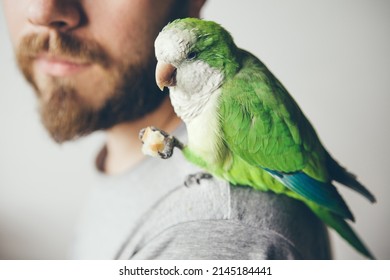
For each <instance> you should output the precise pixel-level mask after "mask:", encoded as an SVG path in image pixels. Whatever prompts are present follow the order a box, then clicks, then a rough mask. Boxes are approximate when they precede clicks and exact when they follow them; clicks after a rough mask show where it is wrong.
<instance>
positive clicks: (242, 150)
mask: <svg viewBox="0 0 390 280" xmlns="http://www.w3.org/2000/svg"><path fill="white" fill-rule="evenodd" d="M155 52H156V57H157V60H158V63H157V67H156V82H157V84H158V86H159V87H160V88H161V89H162V90H163V88H164V87H168V88H169V92H170V98H171V102H172V105H173V107H174V110H175V112H176V114H177V115H178V116H179V117H180V118H181V119H182V120H183V121H184V122H185V124H186V126H187V131H188V143H187V145H183V144H182V143H180V142H179V141H178V140H177V139H175V138H174V137H172V136H169V135H168V134H166V133H165V132H163V131H159V133H160V136H162V137H163V138H161V139H162V140H161V143H163V145H157V146H154V153H158V155H159V156H160V157H162V158H168V157H170V156H171V155H172V151H173V148H174V147H179V148H180V149H181V150H182V152H183V154H184V156H185V157H186V158H187V159H188V160H189V161H190V162H192V163H194V164H196V165H198V166H200V167H201V168H203V169H204V170H206V171H207V172H209V173H211V174H212V175H214V176H216V177H219V178H223V179H225V180H227V181H229V182H230V183H231V184H233V185H246V186H251V187H253V188H254V189H256V190H259V191H273V192H275V193H277V194H284V195H287V196H289V197H292V198H294V199H298V200H300V201H302V202H303V203H305V204H306V205H307V206H308V207H309V208H310V209H311V210H312V211H313V212H314V213H315V214H316V215H317V216H318V217H319V218H320V219H321V220H323V221H324V222H325V223H326V224H327V225H328V226H330V227H331V228H333V229H335V230H336V231H337V232H338V233H339V234H340V235H341V236H342V237H343V238H344V239H346V240H347V241H348V242H349V243H350V244H351V245H352V246H353V247H354V248H356V250H358V251H359V252H360V253H362V254H363V255H365V256H366V257H368V258H373V255H372V254H371V253H370V251H369V250H368V249H367V248H366V246H365V245H364V244H363V242H362V241H361V240H360V239H359V237H358V236H357V235H356V233H355V232H354V231H353V229H352V228H351V227H350V226H349V224H348V223H347V222H346V219H349V220H351V221H354V217H353V215H352V213H351V211H350V210H349V209H348V206H347V205H346V203H345V202H344V200H343V199H342V197H341V196H340V194H339V193H338V191H337V190H336V188H335V186H334V185H333V184H332V181H336V182H339V183H341V184H343V185H345V186H347V187H350V188H352V189H353V190H355V191H357V192H359V193H360V194H362V195H364V196H365V197H366V198H367V199H368V200H370V201H371V202H375V198H374V196H373V195H372V194H371V193H370V192H369V191H368V190H367V189H366V188H365V187H364V186H363V185H362V184H361V183H359V182H358V181H357V179H356V177H355V176H354V175H353V174H351V173H349V172H348V171H347V170H346V169H344V168H343V167H341V166H340V165H339V164H338V163H337V162H336V161H335V160H334V159H333V158H332V156H331V155H330V154H329V153H328V152H327V151H326V149H325V148H324V146H323V145H322V144H321V142H320V140H319V138H318V136H317V134H316V132H315V130H314V128H313V127H312V125H311V124H310V122H309V121H308V120H307V118H306V117H305V116H304V114H303V113H302V111H301V110H300V108H299V107H298V105H297V103H296V102H295V101H294V100H293V98H292V97H291V96H290V95H289V93H288V92H287V90H286V89H285V88H284V87H283V85H282V84H281V83H280V82H279V81H278V80H277V79H276V78H275V76H274V75H273V74H272V73H271V72H270V71H269V70H268V69H267V68H266V66H265V65H264V64H263V63H262V62H261V61H260V60H259V59H257V58H256V57H255V56H253V55H252V54H250V53H249V52H247V51H245V50H242V49H240V48H238V47H237V46H236V45H235V43H234V42H233V39H232V37H231V35H230V34H229V33H228V32H227V31H226V30H225V29H224V28H222V27H221V26H220V25H219V24H217V23H215V22H212V21H205V20H200V19H194V18H186V19H179V20H175V21H173V22H171V23H170V24H168V25H167V26H166V27H164V29H163V30H162V31H161V32H160V34H159V35H158V37H157V39H156V41H155ZM156 130H157V129H154V128H153V129H152V131H154V132H155V131H156ZM144 134H145V130H143V131H141V134H140V137H141V139H143V141H144V140H145V137H144V136H145V135H144ZM149 134H150V133H149ZM154 138H156V137H154ZM157 138H158V137H157ZM161 143H160V144H161ZM198 179H199V178H198Z"/></svg>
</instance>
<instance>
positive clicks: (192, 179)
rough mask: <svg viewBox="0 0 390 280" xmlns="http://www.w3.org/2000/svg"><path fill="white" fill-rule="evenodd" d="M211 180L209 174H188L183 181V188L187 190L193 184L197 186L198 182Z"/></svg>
mask: <svg viewBox="0 0 390 280" xmlns="http://www.w3.org/2000/svg"><path fill="white" fill-rule="evenodd" d="M211 178H213V176H212V175H211V174H209V173H205V172H198V173H195V174H190V175H188V176H187V177H186V179H185V181H184V186H186V187H187V188H189V187H190V186H191V185H193V184H195V183H197V184H198V185H199V184H200V181H201V180H203V179H211Z"/></svg>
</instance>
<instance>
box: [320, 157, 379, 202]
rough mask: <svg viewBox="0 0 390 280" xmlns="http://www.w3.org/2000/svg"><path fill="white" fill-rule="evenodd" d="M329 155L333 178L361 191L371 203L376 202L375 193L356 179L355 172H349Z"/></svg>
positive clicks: (328, 159)
mask: <svg viewBox="0 0 390 280" xmlns="http://www.w3.org/2000/svg"><path fill="white" fill-rule="evenodd" d="M327 156H328V158H327V165H328V170H329V172H330V176H331V178H332V179H333V180H335V181H336V182H339V183H341V184H343V185H345V186H346V187H349V188H351V189H353V190H354V191H356V192H358V193H360V194H361V195H363V196H364V197H365V198H367V199H368V200H369V201H370V202H371V203H374V202H376V199H375V197H374V195H373V194H372V193H371V192H370V191H369V190H367V188H366V187H365V186H363V185H362V184H361V183H360V182H359V181H358V180H357V179H356V176H355V175H354V174H352V173H350V172H348V171H347V170H346V169H345V168H344V167H342V166H340V165H339V164H338V163H337V162H336V161H335V160H334V159H333V158H332V157H331V156H330V155H329V154H328V155H327Z"/></svg>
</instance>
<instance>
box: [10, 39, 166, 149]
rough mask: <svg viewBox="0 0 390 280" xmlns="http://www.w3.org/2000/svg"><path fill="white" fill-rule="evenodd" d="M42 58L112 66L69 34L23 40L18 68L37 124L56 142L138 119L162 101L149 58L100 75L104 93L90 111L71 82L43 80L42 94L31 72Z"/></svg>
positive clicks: (100, 52)
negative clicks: (31, 93) (31, 94)
mask: <svg viewBox="0 0 390 280" xmlns="http://www.w3.org/2000/svg"><path fill="white" fill-rule="evenodd" d="M41 53H48V54H50V55H58V56H66V57H72V58H76V59H81V60H83V61H87V62H88V63H95V64H97V65H99V66H100V67H102V68H103V69H105V70H107V69H108V68H109V67H111V66H112V63H111V61H110V59H109V58H108V57H107V56H106V54H105V52H104V51H103V50H102V48H101V47H100V46H99V45H97V44H96V43H95V42H90V41H87V40H84V39H83V40H80V39H78V38H76V37H73V36H71V35H68V34H63V33H59V32H52V33H51V34H50V35H49V34H46V35H35V34H32V35H29V36H27V37H25V38H23V40H22V42H21V44H20V47H19V49H18V51H17V59H18V63H19V66H20V68H21V70H22V72H23V74H24V76H25V77H26V79H27V80H28V81H29V82H30V83H31V84H32V85H33V87H34V88H35V91H36V94H37V96H38V99H39V112H40V115H41V119H42V122H43V124H44V126H45V127H46V129H47V130H48V131H49V133H50V135H51V136H52V138H53V139H54V140H55V141H56V142H58V143H62V142H64V141H68V140H72V139H75V138H78V137H80V136H84V135H87V134H89V133H91V132H93V131H96V130H100V129H107V128H110V127H112V126H114V125H116V124H118V123H121V122H126V121H131V120H135V119H138V118H141V117H142V116H144V115H146V114H147V113H149V112H151V111H153V110H154V109H156V108H157V107H158V106H159V105H160V104H161V102H162V100H163V98H164V94H161V93H160V92H159V90H158V88H157V86H156V84H155V80H154V67H155V60H154V58H153V57H149V58H148V60H147V62H146V63H144V64H140V65H134V64H133V63H131V62H128V61H126V59H124V62H122V64H121V65H119V66H118V65H117V66H115V69H114V71H110V70H112V68H110V70H107V71H105V73H107V75H106V81H105V86H106V88H108V91H109V92H107V99H106V100H105V102H104V104H103V105H102V106H101V107H100V108H93V106H92V105H91V104H90V103H89V102H87V101H86V100H85V99H83V98H82V95H81V94H79V93H78V92H77V90H76V88H75V87H74V86H73V85H72V84H71V83H69V82H64V80H63V79H60V78H56V77H47V78H46V86H45V90H48V91H49V93H48V94H47V92H46V95H45V94H44V92H43V89H40V88H39V86H38V84H37V82H36V80H35V77H34V73H33V69H32V68H33V61H34V58H36V57H37V56H38V55H39V54H41ZM87 82H88V81H86V83H87Z"/></svg>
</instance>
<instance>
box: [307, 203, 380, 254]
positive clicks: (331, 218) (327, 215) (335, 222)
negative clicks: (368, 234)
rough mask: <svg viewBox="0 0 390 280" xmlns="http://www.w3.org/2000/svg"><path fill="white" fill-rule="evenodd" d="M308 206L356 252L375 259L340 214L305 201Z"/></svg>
mask: <svg viewBox="0 0 390 280" xmlns="http://www.w3.org/2000/svg"><path fill="white" fill-rule="evenodd" d="M306 204H307V205H308V206H309V208H310V209H311V210H312V211H313V212H314V213H315V214H316V215H317V216H318V217H319V218H321V220H322V221H323V222H325V224H327V225H328V226H330V227H331V228H333V229H334V230H336V232H338V233H339V234H340V236H341V237H343V238H344V239H345V240H346V241H347V242H348V243H349V244H351V245H352V247H354V248H355V249H356V250H357V251H358V252H360V253H361V254H363V255H364V256H366V257H367V258H369V259H375V257H374V256H373V254H372V253H371V252H370V251H369V250H368V249H367V247H366V246H365V245H364V244H363V242H362V241H361V240H360V238H359V237H358V236H357V234H356V233H355V232H354V230H353V229H352V228H351V226H350V225H349V224H348V223H347V222H346V221H345V220H344V219H343V218H341V217H340V216H338V215H336V214H334V213H332V212H330V211H328V210H326V209H325V208H322V207H318V206H317V205H315V204H312V203H306Z"/></svg>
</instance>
